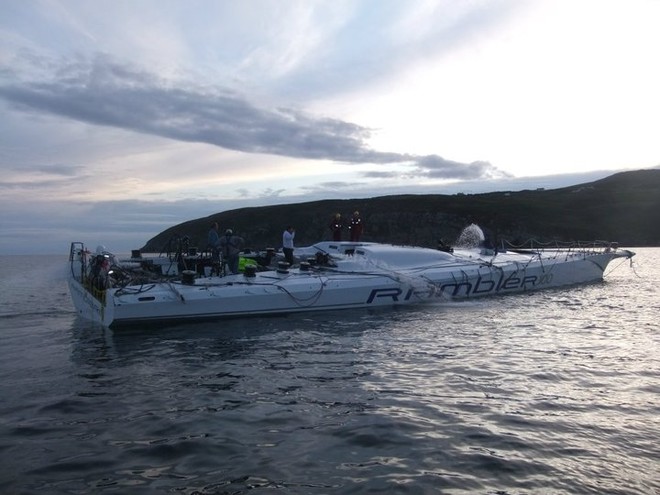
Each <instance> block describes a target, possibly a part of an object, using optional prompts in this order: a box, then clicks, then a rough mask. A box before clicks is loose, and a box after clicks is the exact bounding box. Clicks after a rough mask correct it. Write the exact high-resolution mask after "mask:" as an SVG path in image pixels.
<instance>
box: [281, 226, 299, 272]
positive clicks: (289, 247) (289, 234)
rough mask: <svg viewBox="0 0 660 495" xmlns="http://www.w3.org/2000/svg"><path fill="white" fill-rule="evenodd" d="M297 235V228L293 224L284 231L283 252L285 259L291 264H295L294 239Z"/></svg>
mask: <svg viewBox="0 0 660 495" xmlns="http://www.w3.org/2000/svg"><path fill="white" fill-rule="evenodd" d="M295 237H296V229H294V228H293V227H292V226H291V225H289V226H288V227H287V228H286V230H285V231H284V232H283V233H282V252H283V253H284V259H285V260H286V262H287V263H288V264H289V266H293V239H294V238H295Z"/></svg>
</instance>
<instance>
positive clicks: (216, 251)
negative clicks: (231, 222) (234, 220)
mask: <svg viewBox="0 0 660 495" xmlns="http://www.w3.org/2000/svg"><path fill="white" fill-rule="evenodd" d="M206 245H207V246H208V248H207V249H210V250H211V260H212V261H214V262H215V261H220V236H219V235H218V222H213V223H212V224H211V228H210V229H209V234H208V237H207V240H206Z"/></svg>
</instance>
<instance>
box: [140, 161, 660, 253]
mask: <svg viewBox="0 0 660 495" xmlns="http://www.w3.org/2000/svg"><path fill="white" fill-rule="evenodd" d="M354 210H359V211H360V213H361V216H362V218H363V219H364V222H365V232H364V235H363V237H362V240H365V241H377V242H392V243H396V244H415V245H422V246H431V247H435V246H436V245H437V242H438V239H441V238H442V239H444V240H445V241H446V242H449V243H452V242H453V241H454V240H455V239H456V238H457V237H458V236H459V234H460V232H461V231H462V229H463V228H464V227H465V226H467V225H469V224H470V223H476V224H478V225H480V226H481V227H482V228H486V229H489V230H490V231H491V232H492V233H493V234H494V235H495V236H496V237H497V238H498V239H507V240H509V241H512V242H521V241H525V240H528V239H531V238H534V239H536V240H539V241H542V242H547V241H552V240H559V241H589V240H595V239H599V240H609V241H617V242H619V243H620V244H621V245H626V246H660V170H658V169H653V170H640V171H635V172H623V173H618V174H615V175H612V176H610V177H607V178H605V179H602V180H599V181H596V182H591V183H587V184H579V185H575V186H572V187H567V188H562V189H552V190H535V191H520V192H504V191H503V192H496V193H487V194H470V195H463V194H457V195H439V194H438V195H399V196H383V197H376V198H370V199H353V200H324V201H313V202H307V203H296V204H289V205H277V206H264V207H255V208H241V209H237V210H230V211H224V212H220V213H214V214H212V215H209V216H208V217H204V218H198V219H195V220H190V221H188V222H185V223H182V224H179V225H176V226H173V227H171V228H169V229H167V230H165V231H164V232H161V233H160V234H158V235H157V236H156V237H154V238H152V239H150V240H149V241H148V242H147V244H146V245H145V246H144V247H143V248H142V251H144V252H160V251H162V250H163V247H164V246H165V245H166V244H167V242H168V240H170V239H171V238H172V237H173V236H175V235H178V236H188V237H189V239H190V245H191V246H197V247H198V248H199V249H203V248H204V247H205V245H206V235H207V232H208V230H209V226H210V224H211V223H212V222H214V221H217V222H218V223H219V225H220V229H221V231H224V229H226V228H232V229H233V230H234V232H236V233H237V234H239V235H240V236H242V237H243V238H245V240H246V243H247V246H249V247H252V248H254V249H263V248H265V247H269V246H270V247H275V248H278V247H280V244H281V238H282V231H283V230H284V228H285V227H286V225H288V224H291V225H294V226H295V228H296V245H298V246H302V245H307V244H312V243H315V242H318V241H320V240H326V239H329V238H330V230H329V229H328V223H329V221H330V219H331V217H332V216H333V215H334V213H337V212H339V213H341V214H342V217H343V218H344V219H345V220H346V221H347V220H348V219H349V218H350V216H351V214H352V212H353V211H354ZM347 235H348V234H346V236H347Z"/></svg>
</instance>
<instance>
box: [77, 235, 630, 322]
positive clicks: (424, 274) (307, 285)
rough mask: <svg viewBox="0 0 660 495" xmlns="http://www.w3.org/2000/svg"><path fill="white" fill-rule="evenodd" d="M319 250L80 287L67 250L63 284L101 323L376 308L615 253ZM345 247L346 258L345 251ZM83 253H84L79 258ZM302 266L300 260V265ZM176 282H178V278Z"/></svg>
mask: <svg viewBox="0 0 660 495" xmlns="http://www.w3.org/2000/svg"><path fill="white" fill-rule="evenodd" d="M315 252H320V253H324V254H329V255H330V258H331V260H332V261H331V264H332V266H318V267H314V266H312V267H306V266H305V267H303V268H305V269H301V268H295V269H289V270H286V271H285V270H273V271H264V272H257V273H256V274H254V276H245V275H243V274H239V275H229V276H224V277H218V276H214V277H201V278H194V279H193V280H187V281H182V280H166V281H161V282H150V283H141V284H140V285H126V286H124V287H114V288H108V289H105V290H103V291H100V292H96V295H94V294H93V292H94V291H92V290H90V289H88V288H87V287H89V283H86V279H85V276H83V275H81V274H82V273H84V272H85V270H86V268H85V266H84V263H85V261H84V259H83V260H82V265H83V266H82V268H77V267H75V265H76V263H80V261H79V260H77V259H76V256H75V254H74V249H73V246H72V255H71V260H72V277H71V278H70V282H69V286H70V291H71V295H72V298H73V302H74V306H75V308H76V310H77V311H78V313H79V315H80V316H82V317H83V318H86V319H88V320H92V321H95V322H98V323H101V324H103V325H105V326H119V325H126V324H134V323H142V322H156V321H176V320H187V319H195V320H197V319H214V318H220V317H238V316H248V315H249V316H254V315H274V314H284V313H296V312H306V311H326V310H338V309H347V308H377V307H384V306H397V305H408V304H419V303H424V302H431V301H438V300H443V299H464V298H475V297H483V296H491V295H496V294H508V293H518V292H524V291H530V290H540V289H547V288H553V287H562V286H569V285H575V284H584V283H590V282H595V281H599V280H602V278H603V272H604V270H605V268H606V267H607V265H608V263H610V262H611V261H612V260H614V259H616V258H631V257H632V256H633V254H634V253H632V252H630V251H626V250H616V249H610V248H606V249H598V250H596V249H591V250H586V251H583V250H580V251H576V250H561V251H553V252H547V251H546V252H543V253H500V254H497V255H492V254H491V255H481V254H479V251H478V250H475V251H459V252H456V253H454V254H449V253H445V252H441V251H436V250H432V249H424V248H412V247H399V246H390V245H381V244H371V243H364V244H358V245H356V244H350V243H320V244H316V245H314V246H312V247H310V248H307V250H305V249H302V250H297V252H296V254H297V255H298V256H299V257H304V256H306V255H311V254H312V253H315ZM347 253H350V254H347ZM83 258H84V257H83ZM303 265H305V263H303ZM184 282H185V283H184Z"/></svg>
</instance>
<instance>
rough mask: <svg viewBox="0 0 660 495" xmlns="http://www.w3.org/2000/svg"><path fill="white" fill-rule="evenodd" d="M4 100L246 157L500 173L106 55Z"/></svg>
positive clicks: (16, 88)
mask: <svg viewBox="0 0 660 495" xmlns="http://www.w3.org/2000/svg"><path fill="white" fill-rule="evenodd" d="M0 97H1V98H4V99H5V100H7V101H8V102H10V103H13V104H14V105H16V106H17V107H19V108H21V109H24V110H27V111H37V112H47V113H50V114H54V115H58V116H62V117H65V118H69V119H73V120H77V121H81V122H86V123H91V124H96V125H103V126H111V127H117V128H121V129H128V130H132V131H135V132H140V133H145V134H151V135H157V136H161V137H166V138H169V139H175V140H180V141H189V142H202V143H208V144H212V145H215V146H219V147H222V148H225V149H230V150H235V151H241V152H246V153H265V154H274V155H280V156H287V157H294V158H306V159H323V160H332V161H337V162H344V163H375V164H381V165H385V164H400V163H406V164H411V165H414V166H416V167H417V170H418V172H419V173H420V175H422V176H429V177H444V178H461V179H478V178H484V177H490V176H495V175H498V170H497V169H496V168H495V167H493V166H492V165H490V164H488V163H487V162H475V163H472V164H463V163H459V162H452V161H448V160H444V159H442V158H440V157H438V156H435V155H430V156H416V155H410V154H401V153H387V152H380V151H376V150H372V149H370V148H368V147H367V145H366V140H367V139H368V138H369V136H370V132H371V131H370V130H369V129H367V128H365V127H362V126H359V125H356V124H353V123H350V122H344V121H341V120H338V119H330V118H318V117H314V116H309V115H306V114H304V113H302V112H300V111H297V110H294V109H288V108H276V109H268V108H260V107H258V106H256V105H254V104H252V103H251V102H249V101H248V100H246V99H245V98H243V97H241V96H240V95H237V94H235V93H232V92H227V91H225V92H221V91H218V90H209V89H202V88H195V87H188V88H184V87H172V86H171V85H168V84H166V83H165V82H164V81H161V80H158V79H157V78H155V77H153V76H152V75H150V74H148V73H146V72H144V71H138V70H134V69H133V68H131V67H128V66H123V65H121V64H119V63H116V62H114V61H112V60H109V59H107V58H104V57H98V58H97V59H96V60H95V61H94V63H92V64H84V63H78V64H75V65H68V66H66V67H62V68H61V69H60V70H59V71H58V78H57V79H56V80H53V81H50V82H40V83H36V82H22V83H20V84H7V83H4V84H2V85H0Z"/></svg>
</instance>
